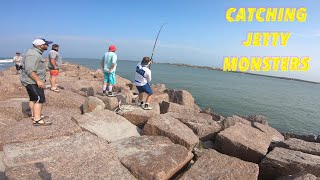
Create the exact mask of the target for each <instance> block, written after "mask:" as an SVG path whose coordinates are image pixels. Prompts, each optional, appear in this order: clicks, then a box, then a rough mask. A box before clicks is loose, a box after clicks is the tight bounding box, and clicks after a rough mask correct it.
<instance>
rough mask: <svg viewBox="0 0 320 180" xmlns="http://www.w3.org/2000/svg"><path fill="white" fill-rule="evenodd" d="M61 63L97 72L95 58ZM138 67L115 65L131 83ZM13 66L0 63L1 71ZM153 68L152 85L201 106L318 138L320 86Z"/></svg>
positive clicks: (132, 63) (124, 63) (169, 67)
mask: <svg viewBox="0 0 320 180" xmlns="http://www.w3.org/2000/svg"><path fill="white" fill-rule="evenodd" d="M64 61H68V62H71V63H76V64H79V65H83V66H86V67H88V68H91V69H98V68H100V62H99V60H97V59H81V58H72V59H64ZM137 63H138V62H135V61H121V60H120V61H118V66H117V74H118V75H120V76H122V77H124V78H127V79H129V80H131V81H133V80H134V75H135V66H136V64H137ZM9 64H10V65H9ZM12 65H13V63H1V62H0V70H1V69H3V68H6V67H9V66H12ZM151 70H152V83H153V84H156V83H163V84H165V85H166V87H168V88H175V89H185V90H187V91H189V92H190V93H191V94H192V95H193V97H194V98H195V101H196V103H197V104H198V105H199V106H200V107H201V108H206V107H209V108H211V109H212V110H213V111H214V112H215V113H217V114H221V115H223V116H231V115H251V114H262V115H264V116H266V117H267V119H268V122H269V125H270V126H272V127H274V128H276V129H278V130H279V131H280V132H293V133H299V134H315V135H320V84H312V83H307V82H299V81H292V80H285V79H275V78H269V77H263V76H253V75H248V74H239V73H230V72H222V71H213V70H206V69H197V68H192V67H182V66H175V65H169V64H152V66H151Z"/></svg>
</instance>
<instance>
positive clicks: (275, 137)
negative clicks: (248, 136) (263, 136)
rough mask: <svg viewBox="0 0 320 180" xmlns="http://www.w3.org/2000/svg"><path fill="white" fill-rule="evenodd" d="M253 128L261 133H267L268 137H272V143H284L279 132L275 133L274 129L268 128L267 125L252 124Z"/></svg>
mask: <svg viewBox="0 0 320 180" xmlns="http://www.w3.org/2000/svg"><path fill="white" fill-rule="evenodd" d="M253 127H255V128H257V129H259V130H260V131H262V132H265V133H267V134H268V135H269V136H271V137H272V141H273V142H280V141H284V137H283V135H282V134H281V133H280V132H279V131H277V130H276V129H274V128H272V127H270V126H268V125H264V124H261V123H257V122H254V123H253Z"/></svg>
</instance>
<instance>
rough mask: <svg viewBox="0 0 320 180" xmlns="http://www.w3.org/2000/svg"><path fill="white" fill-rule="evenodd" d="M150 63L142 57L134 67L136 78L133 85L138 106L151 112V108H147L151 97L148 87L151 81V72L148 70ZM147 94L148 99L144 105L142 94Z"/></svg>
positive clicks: (147, 58) (148, 59)
mask: <svg viewBox="0 0 320 180" xmlns="http://www.w3.org/2000/svg"><path fill="white" fill-rule="evenodd" d="M151 63H152V61H151V60H150V58H149V57H144V58H143V59H142V61H141V63H139V64H137V66H136V76H135V82H134V83H135V85H136V86H137V89H138V91H139V101H140V105H141V107H142V108H143V109H145V110H152V107H150V106H149V103H150V101H151V97H152V94H153V92H152V89H151V87H150V84H149V83H150V81H151V70H150V69H149V68H148V67H149V65H150V64H151ZM144 92H145V93H147V94H148V97H147V99H146V103H144V102H143V93H144Z"/></svg>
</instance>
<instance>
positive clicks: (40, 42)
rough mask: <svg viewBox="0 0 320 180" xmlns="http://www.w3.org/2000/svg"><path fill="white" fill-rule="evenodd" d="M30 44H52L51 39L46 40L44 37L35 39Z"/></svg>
mask: <svg viewBox="0 0 320 180" xmlns="http://www.w3.org/2000/svg"><path fill="white" fill-rule="evenodd" d="M32 44H33V45H34V46H41V45H43V44H52V41H46V40H45V39H42V38H41V39H35V40H34V41H33V42H32Z"/></svg>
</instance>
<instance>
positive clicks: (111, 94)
mask: <svg viewBox="0 0 320 180" xmlns="http://www.w3.org/2000/svg"><path fill="white" fill-rule="evenodd" d="M107 96H108V97H114V96H115V95H114V94H113V92H107Z"/></svg>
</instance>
